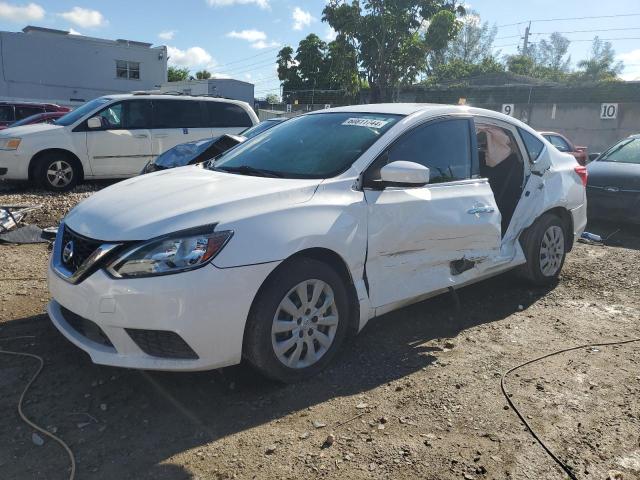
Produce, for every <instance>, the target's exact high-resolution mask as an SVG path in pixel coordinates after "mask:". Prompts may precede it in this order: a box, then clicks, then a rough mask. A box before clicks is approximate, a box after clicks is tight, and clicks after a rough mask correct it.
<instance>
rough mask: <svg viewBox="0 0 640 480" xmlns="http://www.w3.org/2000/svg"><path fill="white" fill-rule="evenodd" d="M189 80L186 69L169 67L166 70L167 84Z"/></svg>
mask: <svg viewBox="0 0 640 480" xmlns="http://www.w3.org/2000/svg"><path fill="white" fill-rule="evenodd" d="M188 79H189V69H188V68H186V67H185V68H178V67H169V68H167V80H168V81H169V82H181V81H183V80H188Z"/></svg>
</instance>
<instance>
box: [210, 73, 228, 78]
mask: <svg viewBox="0 0 640 480" xmlns="http://www.w3.org/2000/svg"><path fill="white" fill-rule="evenodd" d="M211 78H231V75H227V74H226V73H212V74H211Z"/></svg>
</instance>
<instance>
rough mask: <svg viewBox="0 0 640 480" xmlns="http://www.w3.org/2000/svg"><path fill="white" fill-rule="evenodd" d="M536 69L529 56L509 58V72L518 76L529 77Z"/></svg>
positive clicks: (511, 56)
mask: <svg viewBox="0 0 640 480" xmlns="http://www.w3.org/2000/svg"><path fill="white" fill-rule="evenodd" d="M534 68H535V62H534V61H533V58H531V56H529V55H522V54H519V55H510V56H509V57H507V70H508V71H509V72H511V73H515V74H516V75H528V76H531V75H532V74H533V71H534Z"/></svg>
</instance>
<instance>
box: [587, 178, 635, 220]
mask: <svg viewBox="0 0 640 480" xmlns="http://www.w3.org/2000/svg"><path fill="white" fill-rule="evenodd" d="M587 202H588V205H589V211H588V214H589V218H591V219H594V220H595V219H599V220H608V221H613V222H622V223H634V224H640V191H638V190H615V191H611V190H607V189H605V188H602V187H597V186H589V185H588V186H587Z"/></svg>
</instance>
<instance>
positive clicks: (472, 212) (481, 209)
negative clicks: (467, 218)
mask: <svg viewBox="0 0 640 480" xmlns="http://www.w3.org/2000/svg"><path fill="white" fill-rule="evenodd" d="M493 212H495V209H494V208H493V207H490V206H489V205H479V206H477V207H473V208H470V209H469V210H467V213H468V214H469V215H477V214H478V213H493Z"/></svg>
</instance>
